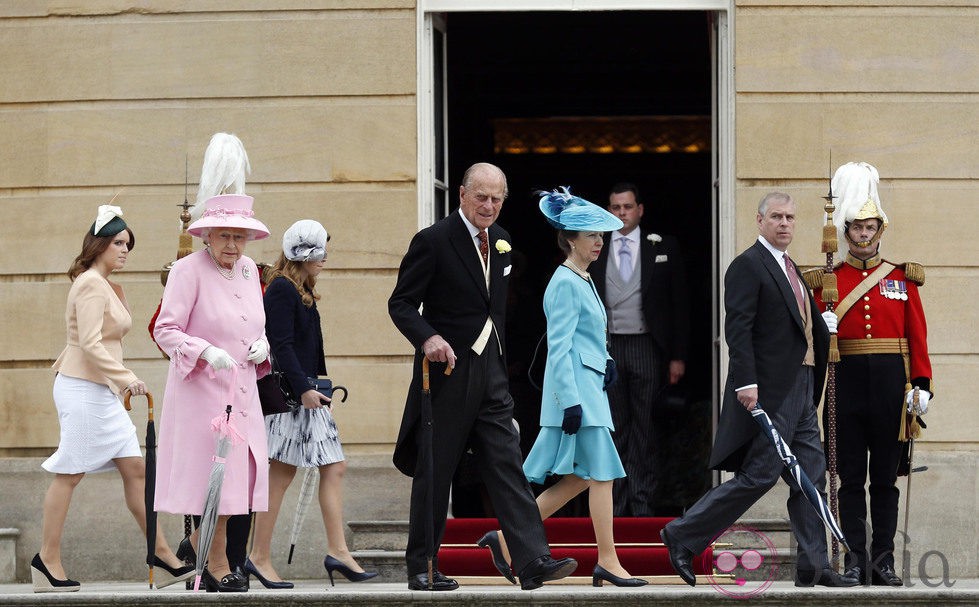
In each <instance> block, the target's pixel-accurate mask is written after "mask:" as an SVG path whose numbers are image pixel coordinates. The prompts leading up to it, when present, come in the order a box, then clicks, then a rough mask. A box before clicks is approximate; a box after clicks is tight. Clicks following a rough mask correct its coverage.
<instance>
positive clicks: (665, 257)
mask: <svg viewBox="0 0 979 607" xmlns="http://www.w3.org/2000/svg"><path fill="white" fill-rule="evenodd" d="M669 259H670V257H669V255H657V256H656V261H654V262H653V263H666V262H667V261H669Z"/></svg>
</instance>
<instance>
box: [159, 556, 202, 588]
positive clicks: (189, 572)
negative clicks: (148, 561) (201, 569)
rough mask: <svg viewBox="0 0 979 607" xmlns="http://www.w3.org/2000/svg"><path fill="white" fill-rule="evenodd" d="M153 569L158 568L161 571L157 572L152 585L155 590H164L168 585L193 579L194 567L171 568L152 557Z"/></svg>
mask: <svg viewBox="0 0 979 607" xmlns="http://www.w3.org/2000/svg"><path fill="white" fill-rule="evenodd" d="M153 567H156V568H159V569H160V570H161V571H159V572H157V573H158V575H157V576H156V580H155V581H154V582H153V585H154V586H156V589H157V590H159V589H160V588H166V587H167V586H169V585H170V584H176V583H177V582H182V581H184V580H189V579H190V578H192V577H194V566H193V565H184V566H183V567H171V566H170V565H167V564H166V563H164V562H163V561H162V560H160V557H158V556H154V557H153Z"/></svg>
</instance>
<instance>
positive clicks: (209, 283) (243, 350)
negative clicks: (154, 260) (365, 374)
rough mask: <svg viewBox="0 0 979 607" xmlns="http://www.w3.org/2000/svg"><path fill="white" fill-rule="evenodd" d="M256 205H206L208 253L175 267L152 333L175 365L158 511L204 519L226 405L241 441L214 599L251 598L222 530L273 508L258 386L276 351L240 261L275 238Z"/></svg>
mask: <svg viewBox="0 0 979 607" xmlns="http://www.w3.org/2000/svg"><path fill="white" fill-rule="evenodd" d="M252 203H253V199H252V197H251V196H244V195H237V194H234V195H222V196H214V197H212V198H210V199H208V200H207V203H206V210H205V211H204V214H203V216H202V217H201V218H200V219H199V220H197V221H195V222H194V223H193V224H191V226H190V228H188V230H187V231H188V232H190V233H191V234H193V235H194V236H198V237H200V238H201V239H202V240H203V241H204V243H205V245H206V246H205V248H204V250H202V251H198V252H196V253H193V254H191V255H188V256H187V257H184V258H183V259H181V260H180V261H178V262H176V263H175V264H174V265H173V269H172V270H170V277H169V279H168V280H167V286H166V288H165V289H164V291H163V303H162V304H161V308H160V316H159V318H158V319H157V321H156V328H155V329H154V333H153V335H154V337H155V339H156V342H157V344H158V345H159V346H160V348H162V349H163V351H164V352H166V354H167V355H168V356H169V357H170V371H169V375H168V376H167V390H166V395H165V397H164V400H163V415H162V417H161V418H160V446H159V453H158V462H157V476H156V509H157V510H158V511H161V512H173V513H180V514H195V515H200V514H201V512H202V509H203V506H204V497H205V495H206V494H207V486H208V477H209V475H210V472H211V467H212V464H213V458H214V453H215V444H216V439H217V434H216V432H215V430H214V429H212V420H216V419H223V418H224V416H225V407H226V405H227V404H228V402H229V400H230V404H231V409H232V413H231V418H230V422H231V426H232V427H233V428H234V429H235V431H236V433H237V435H238V436H240V440H236V441H234V443H233V445H232V447H231V451H230V453H229V454H228V457H227V459H226V463H225V473H224V483H223V485H222V488H221V501H220V504H219V506H218V514H219V515H220V516H219V518H218V524H217V527H216V532H215V536H214V540H213V543H212V544H211V547H210V551H209V552H208V554H207V569H206V570H205V575H204V576H203V581H204V584H205V586H206V587H207V589H208V590H209V591H214V590H217V591H222V592H223V591H229V592H234V591H244V590H247V582H246V580H245V579H243V578H242V577H241V576H240V575H238V574H237V573H232V572H231V568H230V566H229V564H228V558H227V556H226V554H225V543H226V534H225V524H226V521H227V518H228V515H232V514H247V513H248V512H249V511H265V510H267V509H268V493H269V489H268V446H267V443H266V436H265V420H264V417H263V416H262V408H261V405H260V404H259V400H258V392H257V390H256V387H255V381H256V379H258V378H260V377H263V376H264V375H266V374H268V372H269V369H270V364H269V361H268V351H269V348H268V342H267V340H266V338H265V309H264V306H263V303H262V289H261V286H260V283H259V271H258V268H257V267H256V266H255V262H254V261H252V260H251V259H250V258H248V257H245V256H243V255H242V253H243V252H244V249H245V245H246V243H247V242H248V241H249V240H257V239H261V238H266V237H268V235H269V231H268V228H267V227H265V225H264V224H262V223H261V222H260V221H258V220H257V219H255V218H254V216H253V215H254V214H253V212H252ZM193 539H194V540H195V542H194V543H196V538H193ZM199 558H203V555H201V556H200V557H199ZM219 580H220V581H219Z"/></svg>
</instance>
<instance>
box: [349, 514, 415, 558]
mask: <svg viewBox="0 0 979 607" xmlns="http://www.w3.org/2000/svg"><path fill="white" fill-rule="evenodd" d="M347 526H348V527H349V528H350V549H351V550H400V551H401V552H402V553H404V549H405V544H406V543H407V542H408V521H349V522H347Z"/></svg>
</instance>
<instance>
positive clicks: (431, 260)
mask: <svg viewBox="0 0 979 607" xmlns="http://www.w3.org/2000/svg"><path fill="white" fill-rule="evenodd" d="M506 196H507V187H506V176H505V175H504V174H503V171H501V170H500V169H499V168H498V167H496V166H493V165H491V164H487V163H479V164H475V165H473V166H471V167H470V168H469V169H468V170H467V171H466V173H465V175H464V176H463V178H462V186H460V188H459V210H458V211H456V212H455V213H452V214H451V215H449V216H448V217H446V218H445V219H443V220H441V221H439V222H438V223H436V224H435V225H433V226H431V227H428V228H426V229H424V230H422V231H420V232H418V233H417V234H416V235H415V237H414V238H413V239H412V241H411V244H410V245H409V246H408V252H407V253H406V254H405V256H404V259H403V260H402V261H401V269H400V271H399V273H398V282H397V284H396V285H395V287H394V292H393V293H392V294H391V298H390V300H389V301H388V312H389V313H390V315H391V319H392V320H393V321H394V324H395V325H396V326H397V327H398V330H400V331H401V332H402V333H403V334H404V336H405V337H406V338H408V341H410V342H411V344H412V345H413V346H414V347H415V348H416V354H415V361H414V375H413V378H412V382H411V387H410V388H409V391H408V400H407V403H406V405H405V412H404V417H403V418H402V421H401V431H400V434H399V436H398V443H397V446H396V447H395V452H394V464H395V466H396V467H397V468H398V470H400V471H401V472H403V473H404V474H406V475H408V476H412V477H413V479H414V480H413V482H412V486H411V510H410V513H409V527H408V546H407V549H406V554H405V558H406V561H407V565H408V588H410V589H412V590H425V589H427V588H428V586H429V580H428V570H427V555H426V552H427V547H426V541H425V525H426V518H427V519H428V520H429V521H432V522H433V523H434V529H435V551H436V553H437V552H438V545H439V543H440V542H441V538H442V533H443V531H444V530H445V518H446V514H447V512H448V499H449V488H450V485H451V482H452V475H453V473H454V472H455V470H456V466H457V465H458V463H459V460H460V459H461V458H462V455H463V453H464V452H465V451H466V449H467V448H471V449H472V450H473V453H474V454H475V457H476V461H477V463H478V465H479V469H480V471H481V475H482V478H483V481H484V483H485V484H486V488H487V491H488V493H489V495H490V498H491V500H492V502H493V508H494V510H495V511H496V513H497V517H498V519H499V522H500V527H501V529H502V530H503V533H504V535H505V536H506V537H507V539H508V540H509V542H508V544H509V548H510V554H511V557H512V564H513V569H514V571H517V572H519V573H518V575H519V577H520V585H521V587H522V588H523V589H525V590H532V589H534V588H538V587H540V586H541V584H542V583H543V582H546V581H550V580H556V579H560V578H563V577H565V576H568V575H570V574H571V573H572V572H573V571H574V570H575V569H576V568H577V566H578V564H577V563H576V562H575V561H574V560H573V559H560V560H554V559H552V558H551V556H550V549H549V548H548V546H547V538H546V537H545V535H544V527H543V524H542V523H541V518H540V511H539V510H538V508H537V504H536V502H535V501H534V496H533V493H531V491H530V485H529V484H528V483H527V479H526V478H525V477H524V474H523V470H522V468H521V456H520V445H519V438H518V436H517V432H516V430H515V428H514V426H513V399H512V398H511V397H510V393H509V390H508V384H507V373H506V365H505V353H504V344H503V335H504V330H505V326H506V299H507V282H508V279H509V275H510V271H511V268H512V266H511V256H510V244H509V242H508V240H509V238H510V236H509V234H507V233H506V231H504V230H503V229H502V228H500V227H498V226H497V225H495V222H496V219H497V217H498V216H499V214H500V209H501V208H502V206H503V200H504V199H505V198H506ZM420 307H421V308H422V310H421V311H419V308H420ZM422 357H426V358H428V360H429V361H430V362H431V363H433V364H432V373H431V396H432V416H433V436H432V453H433V459H434V479H428V478H427V475H426V474H425V468H424V467H423V464H422V463H421V462H420V461H419V459H420V458H419V457H418V441H419V440H420V439H421V438H422V437H423V436H424V435H423V434H421V433H420V432H419V428H420V424H419V416H420V409H421V361H422ZM446 365H447V366H448V367H449V368H450V369H452V372H451V374H450V375H445V374H444V373H443V372H442V371H443V370H444V369H445V366H446ZM429 483H431V485H430V486H429ZM429 488H431V491H432V492H433V495H434V499H433V502H434V512H430V511H428V506H427V504H426V499H425V498H426V492H427V491H428V490H429ZM476 539H477V538H473V541H474V542H475V540H476ZM437 565H438V563H437V560H436V561H435V562H434V563H433V568H437ZM501 572H502V570H501ZM506 573H509V572H506ZM431 581H432V586H433V589H434V590H454V589H456V588H458V586H459V585H458V583H456V581H455V580H452V579H449V578H447V577H445V576H444V575H442V574H441V573H440V572H438V571H437V570H435V571H434V572H433V574H432V580H431Z"/></svg>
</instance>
